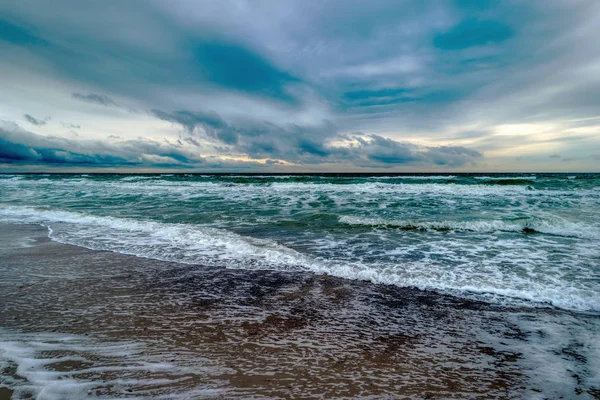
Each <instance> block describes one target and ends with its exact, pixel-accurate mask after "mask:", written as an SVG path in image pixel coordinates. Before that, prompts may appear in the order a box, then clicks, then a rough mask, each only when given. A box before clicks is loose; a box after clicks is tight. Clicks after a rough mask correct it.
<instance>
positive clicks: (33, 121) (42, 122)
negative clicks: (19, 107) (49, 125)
mask: <svg viewBox="0 0 600 400" xmlns="http://www.w3.org/2000/svg"><path fill="white" fill-rule="evenodd" d="M23 118H25V119H26V120H27V122H29V123H30V124H33V125H36V126H42V125H46V120H43V119H37V118H34V117H32V116H31V115H29V114H25V115H23Z"/></svg>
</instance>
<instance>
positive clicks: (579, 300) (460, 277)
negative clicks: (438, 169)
mask: <svg viewBox="0 0 600 400" xmlns="http://www.w3.org/2000/svg"><path fill="white" fill-rule="evenodd" d="M339 220H340V222H342V223H346V224H362V225H366V226H386V225H385V224H387V226H388V227H389V226H395V227H405V228H407V229H440V230H444V229H447V230H461V229H462V230H472V231H479V232H490V231H494V230H511V231H522V230H523V227H524V224H526V223H527V222H526V221H521V220H517V221H491V222H489V221H474V222H470V223H467V222H462V223H454V222H429V223H422V222H421V223H415V222H405V221H401V222H398V221H396V222H393V221H392V222H390V221H384V220H376V219H366V218H361V217H350V216H343V217H340V218H339ZM0 221H4V222H10V223H34V224H42V225H45V226H47V227H48V229H49V237H50V238H51V239H53V240H55V241H57V242H60V243H66V244H71V245H77V246H81V247H85V248H89V249H92V250H106V251H112V252H117V253H122V254H128V255H134V256H138V257H142V258H150V259H157V260H163V261H171V262H178V263H185V264H202V265H207V266H215V267H227V268H239V269H274V270H284V271H286V270H287V271H312V272H315V273H324V274H330V275H335V276H339V277H342V278H347V279H360V280H367V281H371V282H373V283H378V284H381V283H383V284H391V285H398V286H411V287H417V288H420V289H427V290H436V291H440V292H446V293H452V294H455V295H459V296H467V297H469V296H474V295H475V296H479V297H480V298H482V299H484V300H489V301H497V300H496V299H495V298H494V296H501V297H502V298H503V299H506V298H508V299H510V298H513V299H518V300H519V301H522V300H527V301H532V302H537V303H542V304H544V303H545V304H550V305H553V306H556V307H561V308H566V309H572V310H581V311H584V310H600V295H599V294H598V293H599V292H598V291H597V290H596V289H597V285H596V284H594V283H593V280H592V279H588V278H581V279H580V280H578V281H575V282H571V281H567V280H561V279H558V280H557V279H554V278H553V277H552V273H550V275H548V271H547V268H546V269H544V270H543V271H533V270H532V271H533V272H531V275H528V276H526V277H524V276H519V275H515V273H513V272H511V271H508V270H505V269H503V268H502V266H501V265H498V264H497V263H493V262H491V263H487V264H485V265H480V264H478V263H477V262H475V263H465V264H460V265H456V266H451V265H443V264H439V263H437V262H436V261H435V260H433V259H431V260H429V261H427V262H414V263H411V262H406V261H400V262H393V261H390V260H389V259H387V260H384V259H381V260H372V261H364V260H362V259H361V260H357V259H355V260H351V259H350V258H349V257H347V254H346V253H347V251H346V250H348V249H344V248H342V247H341V246H342V245H341V244H338V245H337V246H338V247H340V249H339V253H336V254H337V255H336V254H334V255H332V256H331V257H321V256H318V255H317V254H316V253H315V254H313V255H310V254H312V253H309V254H305V253H302V252H300V251H297V250H295V249H294V248H292V247H293V245H289V246H291V247H289V246H287V245H283V244H281V243H278V242H276V241H275V240H269V239H259V238H253V237H249V236H243V235H240V234H237V233H235V232H232V231H229V230H227V229H217V228H213V227H207V226H202V225H196V224H173V223H162V222H156V221H143V220H135V219H132V218H120V217H108V216H95V215H90V214H84V213H79V212H73V211H61V210H50V209H36V208H31V207H21V206H4V207H1V206H0ZM390 224H391V225H390ZM544 224H547V226H546V225H544ZM534 227H535V230H536V231H543V230H544V229H545V230H546V231H552V230H556V231H558V232H559V233H560V234H562V235H564V234H565V226H558V225H552V224H548V223H547V221H539V222H537V225H535V224H534ZM588 228H589V227H588ZM569 229H571V231H570V234H571V235H573V236H577V237H581V235H582V234H585V235H587V236H588V237H589V235H590V230H589V229H588V230H587V231H586V230H585V229H584V228H583V227H582V226H581V225H575V226H571V227H570V228H569ZM552 233H554V232H552ZM595 235H596V236H595V238H597V237H598V236H597V235H598V231H595ZM333 246H334V247H335V243H334V244H333ZM372 246H374V247H372V248H373V249H375V248H376V246H377V245H376V243H373V244H372ZM348 251H350V252H352V249H349V250H348ZM515 254H517V253H515ZM483 267H485V268H486V269H485V270H482V268H483ZM578 268H579V267H578ZM582 268H583V267H582ZM580 272H581V276H584V277H585V276H590V275H589V274H590V273H589V271H587V270H585V271H584V270H582V271H580ZM502 301H504V300H502ZM519 304H520V303H519Z"/></svg>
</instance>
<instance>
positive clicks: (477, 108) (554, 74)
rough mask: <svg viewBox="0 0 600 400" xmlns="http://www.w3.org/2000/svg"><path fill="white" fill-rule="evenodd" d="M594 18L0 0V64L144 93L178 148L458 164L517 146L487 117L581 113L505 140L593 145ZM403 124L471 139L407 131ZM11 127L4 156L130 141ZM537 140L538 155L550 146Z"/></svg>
mask: <svg viewBox="0 0 600 400" xmlns="http://www.w3.org/2000/svg"><path fill="white" fill-rule="evenodd" d="M599 29H600V5H599V3H598V2H597V1H595V0H581V1H578V2H569V1H561V0H552V1H544V0H532V1H528V2H496V1H455V2H454V1H453V2H440V1H435V0H426V1H418V0H408V1H403V2H398V1H395V0H373V1H370V2H364V1H359V0H330V1H326V2H323V1H318V0H306V1H295V0H293V1H286V2H281V1H276V0H267V1H261V2H254V1H229V0H224V1H220V2H212V1H200V2H199V1H196V0H176V1H174V2H157V1H150V0H149V1H142V0H134V1H129V2H122V1H117V0H105V1H103V2H101V3H90V4H86V6H85V7H83V6H82V5H81V3H80V2H77V1H75V0H59V1H56V2H52V3H47V4H40V3H39V2H36V1H34V0H6V1H5V2H2V4H0V52H1V53H2V54H3V58H4V59H5V60H6V62H5V63H2V64H0V74H9V73H10V74H12V75H11V77H17V78H18V77H19V76H20V75H19V73H21V71H27V73H29V74H34V75H35V74H37V75H36V76H40V77H42V78H44V79H48V80H49V81H56V82H61V85H63V84H64V86H60V87H61V88H62V89H60V90H66V92H65V93H66V96H67V97H69V96H70V98H71V99H76V100H79V101H80V102H85V103H88V104H94V105H98V106H103V107H106V108H102V107H90V106H89V105H87V106H86V105H85V104H81V105H80V106H79V107H81V112H82V113H83V112H85V113H90V114H91V115H92V116H93V115H94V114H93V113H94V112H96V113H97V114H98V115H105V116H106V115H108V114H109V113H111V112H116V111H122V110H131V107H135V108H136V109H137V110H144V109H145V110H150V111H148V113H149V114H150V115H151V116H153V117H155V118H156V119H158V120H162V121H168V122H171V123H173V124H176V125H177V126H180V127H181V128H183V133H182V136H181V138H180V140H181V141H182V145H181V146H179V145H177V146H179V147H177V146H175V147H177V148H178V149H179V150H178V151H180V152H183V151H184V150H183V149H184V147H185V148H187V147H189V148H193V149H195V150H194V151H202V152H204V151H205V149H204V148H203V147H202V146H204V145H205V144H206V143H205V142H208V143H210V144H211V146H212V147H211V148H210V150H211V151H214V152H217V153H218V154H220V155H222V156H224V157H249V158H256V159H269V160H272V161H271V162H272V163H277V162H280V161H277V160H283V161H286V162H290V163H295V164H307V165H315V164H319V163H339V164H340V165H354V166H369V167H377V168H384V167H386V168H387V167H389V166H398V165H419V166H424V165H439V166H449V167H460V166H472V165H476V164H477V163H479V162H481V161H482V160H483V157H482V152H483V151H485V152H486V153H488V152H492V151H494V150H503V149H505V148H510V147H511V146H515V145H516V143H515V140H513V139H512V138H499V137H498V136H495V133H494V132H493V127H494V126H496V125H501V124H535V123H547V124H551V123H553V122H554V121H563V120H569V121H573V120H578V121H579V120H581V122H577V124H579V126H578V127H577V128H578V129H581V130H582V131H583V132H582V133H579V134H577V135H575V134H573V135H570V136H569V137H568V138H565V139H564V142H565V143H561V142H560V140H561V138H551V139H547V138H537V137H535V135H533V134H532V135H529V136H527V137H525V136H524V137H523V138H522V139H519V140H521V141H522V143H523V144H534V143H541V144H544V143H548V141H550V140H551V141H553V143H557V145H556V146H554V147H557V148H554V147H552V149H551V150H548V151H549V152H552V153H554V152H560V154H561V155H562V159H568V158H572V155H573V154H574V153H578V152H579V153H581V152H587V151H588V150H587V149H588V148H590V147H592V146H594V145H595V144H598V136H599V134H598V132H597V131H591V129H593V127H595V126H596V125H597V124H598V121H597V120H595V119H594V118H595V117H597V116H598V115H597V113H598V105H599V104H600V95H599V93H600V75H599V74H598V73H597V71H598V57H599V55H600V42H598V41H594V40H589V38H590V37H593V36H594V34H595V33H597V32H598V31H599ZM8 66H14V67H15V68H13V69H11V68H9V67H8ZM15 70H16V72H15ZM28 77H29V75H27V76H26V77H25V78H22V81H23V82H26V81H27V79H28ZM11 79H13V78H11ZM24 85H25V84H24ZM35 85H37V86H36V87H35V89H36V90H40V91H44V90H47V91H51V90H59V89H52V88H50V85H49V88H48V89H46V88H45V87H42V86H43V85H38V84H35ZM32 86H34V84H32ZM57 86H59V85H57ZM64 88H67V89H64ZM113 99H117V101H118V104H117V102H115V100H113ZM49 106H52V105H49ZM23 107H24V110H23V111H20V112H19V113H18V114H17V116H16V117H15V120H17V118H21V115H22V114H23V113H24V112H25V111H27V112H32V113H34V114H37V115H39V114H38V113H39V112H40V111H38V110H37V109H34V108H25V105H24V106H23ZM172 110H174V111H172ZM207 110H214V111H207ZM75 114H77V113H75ZM42 115H44V114H42ZM46 115H52V116H53V117H54V114H50V113H48V114H46ZM25 118H26V119H27V121H28V122H30V123H31V124H33V125H36V126H41V125H43V124H44V123H45V121H44V120H40V119H37V118H34V117H32V116H31V115H30V114H25ZM58 118H62V117H58ZM58 118H57V119H58ZM68 118H70V116H66V117H65V119H68ZM120 118H125V117H123V116H120ZM74 121H75V120H74ZM75 122H76V124H73V127H75V126H77V123H79V122H80V121H75ZM157 123H159V122H158V121H157ZM90 124H93V122H90ZM574 124H575V123H574V122H572V123H570V125H569V128H573V127H574ZM50 125H52V124H47V125H46V126H45V127H44V132H46V129H48V128H49V126H50ZM81 126H88V121H87V120H86V121H85V123H83V124H82V125H81ZM463 126H464V127H465V128H464V130H461V129H459V128H461V127H463ZM95 128H96V129H101V127H95ZM585 129H588V130H587V131H585ZM348 132H363V133H356V134H350V133H348ZM447 132H453V133H451V134H448V133H447ZM82 133H83V132H82ZM141 134H144V132H141ZM5 136H6V138H8V134H5ZM106 136H107V135H105V136H104V137H106ZM384 136H385V137H384ZM409 136H410V137H411V138H413V140H414V138H423V139H427V141H425V142H427V143H436V139H439V140H440V141H441V140H444V142H443V143H453V142H457V143H462V144H463V145H464V144H465V143H467V145H468V146H472V147H471V148H466V147H464V146H453V145H447V146H431V145H430V146H416V145H414V144H410V143H408V142H409V140H407V137H409ZM6 138H5V140H8V139H6ZM200 138H202V139H203V140H204V142H202V143H201V142H200V141H198V139H200ZM15 140H16V139H15V138H14V137H12V136H10V140H8V141H9V142H10V143H12V144H14V145H16V144H21V145H23V146H25V147H27V148H29V149H30V150H32V151H34V152H35V153H36V154H37V156H36V157H37V158H36V157H34V156H31V157H30V158H23V159H19V161H18V162H26V161H27V162H37V163H53V162H57V161H56V160H59V159H61V158H60V157H58V156H52V155H51V154H54V153H51V152H50V150H43V149H55V150H56V149H63V150H65V151H67V153H68V154H71V156H69V157H70V160H80V161H83V160H89V161H90V162H92V161H93V160H92V159H89V158H85V157H83V156H80V155H81V154H87V155H88V156H89V157H93V154H92V153H93V152H92V150H93V149H98V150H99V151H100V150H102V151H104V153H98V155H99V154H104V155H105V156H106V157H108V155H107V154H111V155H114V156H115V157H117V158H115V159H114V163H115V165H116V164H118V163H119V162H123V163H124V164H126V165H129V164H128V163H132V162H138V161H136V160H138V158H139V156H140V154H142V150H139V151H138V153H137V154H138V155H137V156H136V155H135V154H134V152H133V148H132V150H131V151H132V152H131V153H129V152H125V153H123V148H124V147H126V145H125V144H120V145H119V146H120V147H114V148H113V147H111V148H110V149H102V148H101V146H100V145H99V143H96V142H94V141H87V142H85V143H84V142H81V143H84V144H82V145H81V146H80V147H78V146H77V143H75V142H69V143H66V142H62V143H58V142H56V139H52V140H53V142H52V143H50V142H48V143H43V145H42V144H40V145H36V146H29V145H27V144H24V143H21V142H19V141H15ZM36 140H41V139H36ZM47 140H50V139H47ZM343 141H345V142H346V144H347V145H346V146H342V145H340V144H339V143H340V142H343ZM149 142H150V141H149ZM172 142H173V143H174V141H172ZM7 143H8V142H7ZM36 143H37V142H36ZM203 143H204V144H203ZM334 143H337V144H334ZM558 143H559V144H560V146H562V147H560V148H558V147H559V145H558ZM7 146H8V145H7ZM52 146H54V147H52ZM186 146H187V147H186ZM531 147H533V146H531ZM549 147H550V146H549ZM11 148H13V149H14V150H15V154H17V153H18V154H21V156H22V157H24V156H25V155H26V154H30V155H31V154H33V153H31V151H30V150H26V149H24V148H21V147H18V146H17V147H11ZM84 148H85V149H84ZM84 150H85V151H84ZM159 150H160V151H159ZM53 151H54V150H53ZM57 151H58V150H57ZM144 151H145V150H144ZM148 151H149V153H148V154H150V155H152V156H156V157H163V155H162V154H168V153H169V152H168V151H167V150H166V149H164V148H160V149H154V150H152V149H148ZM6 152H8V151H6ZM44 154H46V156H44ZM143 154H146V153H143ZM148 154H147V155H148ZM178 154H180V153H177V152H176V153H173V154H172V156H173V157H171V156H165V157H171V158H172V159H173V160H175V161H174V164H177V165H179V164H181V165H195V164H197V163H199V162H201V159H200V158H194V157H191V156H190V157H191V158H188V156H189V154H188V155H187V156H186V158H185V159H183V158H181V157H180V159H178V158H177V157H179V155H178ZM181 154H183V153H181ZM186 154H187V153H186ZM548 154H549V153H546V155H545V157H544V158H545V159H546V160H547V161H548V160H549V161H551V160H554V161H558V160H559V159H558V158H550V157H548ZM586 154H587V153H586ZM175 156H176V157H175ZM14 157H16V156H14ZM40 157H41V158H40ZM65 157H66V156H65ZM136 157H137V158H136ZM9 159H11V158H9V157H8V155H6V157H5V160H9ZM65 159H66V158H65ZM98 160H100V161H102V162H103V163H108V162H109V161H107V159H98Z"/></svg>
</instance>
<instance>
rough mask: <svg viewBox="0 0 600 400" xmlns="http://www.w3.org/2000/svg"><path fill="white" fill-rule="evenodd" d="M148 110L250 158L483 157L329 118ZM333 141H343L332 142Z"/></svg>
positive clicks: (459, 160) (366, 162)
mask: <svg viewBox="0 0 600 400" xmlns="http://www.w3.org/2000/svg"><path fill="white" fill-rule="evenodd" d="M152 114H153V115H155V116H156V117H157V118H159V119H162V120H165V121H169V122H173V123H176V124H179V125H181V126H182V127H183V128H184V129H185V130H186V131H187V132H188V133H190V134H195V135H198V136H203V137H204V138H205V139H208V140H213V141H214V142H215V145H216V146H219V145H223V146H225V147H223V148H222V149H221V150H222V151H223V152H228V153H230V154H233V155H244V156H248V157H251V158H255V159H277V160H284V161H286V162H290V163H295V164H322V163H334V164H335V163H337V164H355V165H361V166H379V167H384V168H388V167H393V166H398V165H404V164H413V165H430V166H431V165H446V166H450V167H458V166H462V165H475V164H476V163H477V162H478V161H479V160H480V159H481V158H482V157H483V155H482V154H481V153H480V152H478V151H475V150H470V149H467V148H464V147H460V146H440V147H420V146H416V145H412V144H410V143H404V142H399V141H396V140H393V139H389V138H384V137H382V136H378V135H366V136H358V135H355V136H352V137H347V136H346V135H342V134H340V133H339V132H338V131H337V130H336V128H335V126H334V124H333V123H331V122H330V121H322V122H321V123H320V124H318V125H313V126H302V125H296V124H288V125H283V126H281V125H276V124H273V123H269V122H264V121H263V122H256V121H241V122H238V123H235V122H229V121H226V120H225V119H224V118H223V117H221V116H220V115H219V114H217V113H216V112H214V111H210V112H201V111H173V112H165V111H161V110H152ZM187 140H188V141H189V140H191V139H187ZM336 141H337V142H345V144H339V145H334V144H332V143H334V142H336Z"/></svg>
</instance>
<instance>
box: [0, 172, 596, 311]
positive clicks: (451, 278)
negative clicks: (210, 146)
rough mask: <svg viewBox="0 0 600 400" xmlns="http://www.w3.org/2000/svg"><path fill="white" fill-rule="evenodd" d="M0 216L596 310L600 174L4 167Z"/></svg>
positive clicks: (119, 242)
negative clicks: (58, 171)
mask: <svg viewBox="0 0 600 400" xmlns="http://www.w3.org/2000/svg"><path fill="white" fill-rule="evenodd" d="M0 221H4V222H11V223H14V222H18V223H39V224H43V225H45V226H48V228H49V235H50V237H51V238H52V239H54V240H57V241H60V242H63V243H69V244H74V245H78V246H84V247H87V248H91V249H98V250H109V251H114V252H120V253H125V254H133V255H137V256H140V257H147V258H155V259H160V260H169V261H177V262H181V263H188V264H196V263H199V264H203V265H209V266H211V265H214V266H225V267H228V268H240V269H277V270H298V269H300V270H309V271H314V272H316V273H328V274H332V275H336V276H342V277H346V278H351V279H364V280H370V281H373V282H375V283H382V284H392V285H398V286H414V287H418V288H421V289H429V290H436V291H439V292H444V293H452V294H455V295H458V296H464V297H469V298H478V299H483V300H486V301H491V302H498V303H502V304H519V305H527V306H533V307H540V306H541V307H546V306H548V307H559V308H564V309H569V310H576V311H592V312H598V311H600V175H598V174H535V175H534V174H508V175H507V174H503V175H498V174H493V175H483V174H481V175H395V176H392V175H388V176H357V175H337V176H335V175H320V176H316V175H315V176H308V175H294V176H282V175H277V176H256V175H251V176H250V175H193V174H163V175H117V174H114V175H111V174H99V175H92V174H90V175H86V174H68V175H0Z"/></svg>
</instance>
